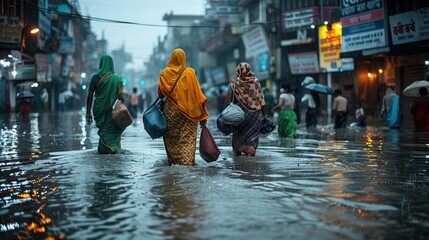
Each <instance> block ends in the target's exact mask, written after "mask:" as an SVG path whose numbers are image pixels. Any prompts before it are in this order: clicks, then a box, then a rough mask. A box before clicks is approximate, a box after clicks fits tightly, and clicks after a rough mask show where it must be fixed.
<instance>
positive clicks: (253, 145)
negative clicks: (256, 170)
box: [225, 62, 268, 156]
mask: <svg viewBox="0 0 429 240" xmlns="http://www.w3.org/2000/svg"><path fill="white" fill-rule="evenodd" d="M235 73H236V75H237V79H236V80H235V81H231V83H230V84H229V88H228V91H227V95H226V102H225V104H226V106H228V105H229V104H230V103H231V101H232V96H233V94H234V103H235V104H238V105H239V106H240V107H241V109H243V111H244V113H245V116H246V117H245V119H244V121H243V122H242V123H241V124H240V125H238V126H237V127H236V128H235V129H234V131H233V133H232V149H233V151H234V155H235V156H239V155H241V154H245V155H247V156H255V154H256V149H257V148H258V144H259V131H260V127H261V113H262V118H267V117H268V115H266V114H265V111H264V106H265V99H264V93H263V91H262V88H261V84H260V82H259V80H258V79H257V78H256V77H255V74H254V73H253V72H252V70H251V68H250V64H248V63H247V62H242V63H240V64H238V66H237V68H236V70H235Z"/></svg>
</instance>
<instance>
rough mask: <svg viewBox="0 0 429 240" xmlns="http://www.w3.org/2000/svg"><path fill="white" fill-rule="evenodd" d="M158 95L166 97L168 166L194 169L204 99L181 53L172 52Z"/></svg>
mask: <svg viewBox="0 0 429 240" xmlns="http://www.w3.org/2000/svg"><path fill="white" fill-rule="evenodd" d="M176 81H177V83H176ZM175 84H176V85H175ZM173 86H175V87H174V89H173ZM171 89H173V91H172V92H170V90H171ZM170 93H171V94H170ZM158 94H159V95H160V96H161V97H167V96H169V97H168V100H167V102H166V103H165V106H164V114H165V116H166V117H167V120H168V129H167V132H166V133H165V135H164V136H163V139H164V146H165V150H166V152H167V158H168V163H169V165H172V164H180V165H194V164H195V150H196V144H197V131H198V123H200V125H201V126H204V125H205V124H206V122H207V119H208V118H209V115H208V113H207V109H206V103H207V98H206V96H204V94H203V92H202V90H201V87H200V84H199V82H198V79H197V75H196V74H195V70H194V69H193V68H190V67H186V54H185V52H184V51H183V50H182V49H180V48H176V49H174V51H173V53H172V55H171V58H170V61H169V62H168V64H167V67H166V68H164V70H163V71H162V72H161V74H160V76H159V86H158Z"/></svg>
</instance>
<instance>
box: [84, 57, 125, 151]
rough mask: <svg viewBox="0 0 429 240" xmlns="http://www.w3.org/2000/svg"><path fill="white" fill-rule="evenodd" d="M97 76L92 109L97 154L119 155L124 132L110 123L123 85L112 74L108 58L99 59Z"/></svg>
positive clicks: (110, 62)
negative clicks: (95, 129)
mask: <svg viewBox="0 0 429 240" xmlns="http://www.w3.org/2000/svg"><path fill="white" fill-rule="evenodd" d="M98 75H99V76H100V80H99V81H98V83H97V88H96V91H95V100H94V105H93V108H92V112H93V114H94V120H95V126H96V127H97V128H98V135H99V136H100V140H99V143H98V153H100V154H115V153H121V136H122V133H123V131H124V130H123V129H121V128H119V127H117V126H116V125H115V124H114V123H113V122H112V108H113V104H115V101H116V99H118V97H119V96H120V95H121V94H122V90H123V85H122V83H121V81H120V77H119V75H118V74H116V73H114V68H113V60H112V58H111V57H110V56H103V57H102V58H101V60H100V70H99V71H98Z"/></svg>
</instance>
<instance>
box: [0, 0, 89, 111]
mask: <svg viewBox="0 0 429 240" xmlns="http://www.w3.org/2000/svg"><path fill="white" fill-rule="evenodd" d="M0 27H1V28H2V30H4V29H7V31H0V59H3V61H2V62H3V63H6V62H10V63H9V66H7V67H6V64H4V65H5V66H4V67H1V68H2V72H3V74H2V87H1V99H2V101H1V106H2V113H8V112H14V111H15V110H16V108H17V107H18V106H17V105H19V101H17V99H16V95H17V92H21V91H25V90H26V91H31V92H32V93H33V94H34V95H35V97H34V99H33V109H32V111H41V108H40V105H41V104H40V94H41V92H42V89H43V88H46V89H47V90H48V93H49V109H50V110H55V109H56V107H57V100H58V94H59V92H60V91H61V90H62V89H64V88H68V89H69V90H73V91H74V92H75V94H77V96H76V97H75V98H74V99H82V96H83V94H84V93H83V92H82V91H81V90H82V89H81V86H80V85H81V84H83V82H84V79H82V78H83V77H84V76H85V73H86V72H88V71H90V70H91V69H92V67H91V66H90V64H91V61H90V60H91V55H89V54H87V53H88V52H94V51H95V48H94V47H95V45H94V44H87V42H86V37H87V36H88V35H89V33H90V24H89V20H87V19H84V18H82V17H81V16H80V14H79V5H78V1H66V0H44V1H31V0H1V1H0ZM35 29H37V30H38V32H36V33H33V31H32V30H35ZM90 47H92V48H94V49H92V50H91V49H90ZM75 104H76V106H78V105H80V104H81V102H76V101H75Z"/></svg>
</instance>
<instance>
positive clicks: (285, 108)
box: [271, 83, 297, 138]
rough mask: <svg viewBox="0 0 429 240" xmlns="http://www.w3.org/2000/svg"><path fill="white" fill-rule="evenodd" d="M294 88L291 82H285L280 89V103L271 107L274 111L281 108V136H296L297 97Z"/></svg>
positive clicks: (279, 122) (279, 125) (278, 119)
mask: <svg viewBox="0 0 429 240" xmlns="http://www.w3.org/2000/svg"><path fill="white" fill-rule="evenodd" d="M291 92H292V89H291V87H290V85H289V84H286V83H285V84H283V85H282V87H281V89H280V97H279V103H278V104H277V105H276V106H275V107H273V108H272V109H271V111H272V112H274V111H276V110H277V109H280V112H279V116H278V118H277V123H278V128H277V130H278V132H279V136H280V137H281V138H295V137H296V125H297V121H296V114H295V111H294V108H295V97H294V96H293V95H292V93H291Z"/></svg>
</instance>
